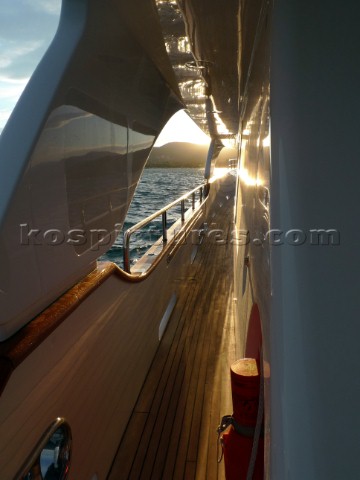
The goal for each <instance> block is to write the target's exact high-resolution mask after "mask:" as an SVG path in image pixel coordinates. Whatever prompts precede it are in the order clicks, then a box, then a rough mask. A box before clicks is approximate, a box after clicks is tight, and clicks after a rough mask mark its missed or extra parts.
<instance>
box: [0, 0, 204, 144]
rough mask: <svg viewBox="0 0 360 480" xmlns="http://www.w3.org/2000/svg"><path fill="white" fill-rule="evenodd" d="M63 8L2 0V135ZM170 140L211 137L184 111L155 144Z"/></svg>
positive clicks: (56, 0) (45, 1)
mask: <svg viewBox="0 0 360 480" xmlns="http://www.w3.org/2000/svg"><path fill="white" fill-rule="evenodd" d="M60 8H61V0H0V132H1V131H2V129H3V128H4V126H5V124H6V121H7V119H8V118H9V116H10V114H11V112H12V110H13V108H14V106H15V104H16V102H17V100H18V99H19V97H20V95H21V93H22V91H23V90H24V88H25V86H26V84H27V82H28V80H29V78H30V76H31V74H32V72H33V71H34V69H35V67H36V65H37V64H38V63H39V61H40V59H41V58H42V56H43V55H44V53H45V51H46V49H47V47H48V46H49V44H50V42H51V40H52V38H53V36H54V34H55V31H56V28H57V25H58V23H59V15H60ZM171 141H179V142H193V143H203V144H206V143H209V138H208V137H207V136H206V135H205V134H204V133H203V132H202V131H201V130H200V129H199V128H198V127H197V126H196V125H195V124H194V122H193V121H192V120H191V119H190V118H189V116H188V115H187V114H186V113H185V112H183V111H181V112H178V113H177V114H176V115H174V117H173V118H172V119H171V120H170V122H169V123H168V125H167V126H166V127H165V128H164V130H163V132H162V133H161V135H160V137H159V138H158V140H157V143H156V145H158V146H161V145H164V144H165V143H168V142H171Z"/></svg>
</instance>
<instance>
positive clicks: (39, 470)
mask: <svg viewBox="0 0 360 480" xmlns="http://www.w3.org/2000/svg"><path fill="white" fill-rule="evenodd" d="M71 444H72V438H71V430H70V427H69V425H68V424H67V423H66V422H65V420H64V419H63V418H58V419H57V420H56V421H55V422H54V423H53V425H51V427H50V428H49V430H48V431H47V432H46V433H45V434H44V436H43V438H42V439H41V440H40V442H39V444H38V445H37V446H36V447H35V449H34V451H33V452H32V454H31V456H30V458H29V460H28V462H29V464H30V465H29V464H27V465H26V467H25V473H21V474H20V475H18V476H17V477H16V478H17V479H18V480H66V479H67V478H68V474H69V470H70V461H71Z"/></svg>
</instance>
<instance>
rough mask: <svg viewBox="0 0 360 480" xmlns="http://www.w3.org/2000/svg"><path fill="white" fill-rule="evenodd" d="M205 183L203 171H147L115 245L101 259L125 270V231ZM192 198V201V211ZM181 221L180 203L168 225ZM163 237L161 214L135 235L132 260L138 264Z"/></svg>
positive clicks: (170, 217)
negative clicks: (179, 219)
mask: <svg viewBox="0 0 360 480" xmlns="http://www.w3.org/2000/svg"><path fill="white" fill-rule="evenodd" d="M203 182H204V169H202V168H147V169H145V170H144V172H143V174H142V177H141V179H140V182H139V184H138V186H137V188H136V191H135V195H134V198H133V200H132V202H131V205H130V208H129V211H128V214H127V216H126V219H125V223H124V226H123V228H122V230H121V232H120V234H119V235H118V237H117V239H116V241H115V243H114V245H113V246H112V247H111V248H110V250H109V251H108V252H107V253H106V254H105V255H103V256H102V257H101V258H100V260H110V261H111V262H114V263H116V264H117V265H119V266H120V267H121V268H123V232H124V231H125V230H126V229H128V228H130V227H132V226H133V225H135V224H136V223H138V222H140V221H141V220H143V219H144V218H146V217H148V216H149V215H152V214H153V213H155V212H156V211H157V210H160V209H161V208H163V207H164V206H165V205H167V204H168V203H171V202H172V201H174V200H176V199H177V198H179V197H181V195H183V194H184V193H186V192H188V191H190V190H192V189H194V188H195V187H196V186H198V185H201V184H202V183H203ZM190 203H191V198H190V199H189V200H188V203H187V205H186V206H185V207H186V208H188V207H189V206H190ZM178 218H180V204H179V205H178V206H176V207H174V208H172V209H171V210H169V211H168V212H167V225H168V226H170V225H171V224H172V223H174V222H175V221H176V220H177V219H178ZM161 235H162V219H161V215H160V217H158V218H157V219H155V220H154V221H152V222H151V223H150V224H149V225H147V226H146V227H144V228H142V229H141V230H139V231H138V232H135V233H134V234H133V236H132V237H131V242H130V259H131V263H132V264H134V263H135V262H136V261H137V260H138V259H139V258H141V256H142V255H143V254H144V253H145V252H146V251H147V250H148V249H149V248H150V246H151V245H152V244H153V243H154V242H155V241H156V240H157V239H158V238H159V237H160V236H161Z"/></svg>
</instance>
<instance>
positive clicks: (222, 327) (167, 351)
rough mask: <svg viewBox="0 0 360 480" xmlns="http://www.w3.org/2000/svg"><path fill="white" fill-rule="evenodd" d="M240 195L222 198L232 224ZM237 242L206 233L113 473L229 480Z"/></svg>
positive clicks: (218, 221) (223, 220)
mask: <svg viewBox="0 0 360 480" xmlns="http://www.w3.org/2000/svg"><path fill="white" fill-rule="evenodd" d="M232 208H233V201H232V199H231V198H229V199H228V200H227V201H226V202H225V203H224V204H219V205H217V208H216V209H215V216H214V217H213V219H212V220H213V221H214V224H215V225H216V227H215V228H222V229H224V230H225V231H228V230H229V228H230V226H231V221H232ZM232 255H233V254H232V248H231V244H230V242H228V241H226V242H225V243H224V244H217V243H216V242H214V239H211V238H207V237H206V236H205V238H204V241H203V243H202V244H201V245H200V246H199V248H198V253H197V256H196V258H195V261H194V264H193V265H192V272H191V275H192V276H191V277H190V278H184V279H182V281H181V285H180V290H181V294H180V295H179V300H178V302H177V304H176V307H175V309H174V311H173V313H172V316H171V320H170V322H169V325H168V327H167V330H166V332H165V334H164V337H163V339H162V341H161V343H160V345H159V348H158V351H157V353H156V355H155V358H154V360H153V363H152V366H151V368H150V370H149V373H148V376H147V379H146V380H145V383H144V385H143V388H142V391H141V393H140V395H139V398H138V401H137V404H136V405H135V408H134V410H133V413H132V416H131V418H130V420H129V423H128V426H127V429H126V431H125V433H124V435H123V438H122V439H121V442H120V446H119V449H118V453H117V455H116V457H115V460H114V463H113V466H112V470H111V472H110V474H109V477H108V479H109V480H121V479H133V480H135V479H136V480H137V479H146V480H148V479H161V478H163V479H175V480H177V479H189V480H190V479H200V480H201V479H206V480H215V479H218V480H222V479H224V478H225V476H224V465H223V462H222V463H220V464H218V463H217V433H216V428H217V426H218V424H219V422H220V419H221V417H222V416H223V415H225V414H229V413H232V404H231V390H230V374H229V369H230V364H231V363H232V362H233V361H234V360H235V324H234V311H233V284H232V278H233V276H232V261H233V258H232Z"/></svg>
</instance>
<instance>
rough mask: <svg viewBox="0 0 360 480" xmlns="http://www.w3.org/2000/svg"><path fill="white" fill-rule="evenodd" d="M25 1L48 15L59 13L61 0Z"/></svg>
mask: <svg viewBox="0 0 360 480" xmlns="http://www.w3.org/2000/svg"><path fill="white" fill-rule="evenodd" d="M27 3H28V4H29V5H31V6H32V7H33V8H34V9H36V10H40V11H43V12H46V13H49V14H50V15H57V16H58V15H60V9H61V0H27Z"/></svg>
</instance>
